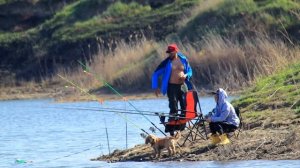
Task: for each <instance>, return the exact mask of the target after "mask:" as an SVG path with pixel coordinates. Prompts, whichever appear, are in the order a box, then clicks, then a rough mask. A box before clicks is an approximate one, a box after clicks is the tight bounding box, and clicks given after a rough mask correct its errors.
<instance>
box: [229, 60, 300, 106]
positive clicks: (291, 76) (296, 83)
mask: <svg viewBox="0 0 300 168" xmlns="http://www.w3.org/2000/svg"><path fill="white" fill-rule="evenodd" d="M243 95H244V96H242V97H241V98H240V99H238V100H236V101H234V102H233V104H234V105H235V106H240V107H242V108H246V109H247V110H257V111H260V110H261V109H262V108H263V107H266V108H273V107H274V106H276V107H277V108H291V106H292V105H294V106H293V107H292V108H293V109H296V111H299V110H298V109H299V107H300V104H299V103H297V101H299V99H300V63H298V64H295V65H292V66H289V67H288V68H286V69H283V70H281V71H280V72H278V73H275V74H274V75H272V76H269V77H266V78H261V79H258V80H257V82H256V84H255V86H254V87H252V88H250V89H249V90H248V91H246V92H245V93H244V94H243ZM263 109H264V108H263Z"/></svg>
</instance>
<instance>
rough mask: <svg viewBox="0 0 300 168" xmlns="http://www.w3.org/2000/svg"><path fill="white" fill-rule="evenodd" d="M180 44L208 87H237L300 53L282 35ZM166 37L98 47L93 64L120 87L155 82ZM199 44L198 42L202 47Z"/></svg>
mask: <svg viewBox="0 0 300 168" xmlns="http://www.w3.org/2000/svg"><path fill="white" fill-rule="evenodd" d="M178 44H179V48H180V49H181V50H182V52H183V53H184V54H186V55H187V56H188V58H189V61H190V64H191V66H192V68H193V82H194V83H195V84H196V85H201V86H203V87H207V88H213V87H219V86H221V87H224V88H229V89H239V88H241V87H243V86H247V85H249V84H250V83H251V82H252V81H255V79H257V78H258V77H262V76H265V75H270V74H272V73H273V72H276V71H277V70H280V69H282V68H284V67H286V66H288V65H290V64H291V63H294V62H295V61H297V60H298V59H299V57H300V50H299V48H298V47H292V46H290V45H289V44H286V43H285V42H283V41H282V40H277V39H276V40H274V39H269V38H267V37H264V38H259V37H256V38H251V39H250V38H246V40H245V41H244V42H243V43H240V42H239V41H236V40H231V39H228V38H227V39H226V38H224V37H221V36H218V35H210V36H208V37H206V38H205V40H204V41H203V43H202V45H201V50H197V49H195V48H194V47H192V45H190V44H180V43H178ZM166 46H167V43H165V42H161V43H156V42H153V41H148V40H145V39H144V40H142V41H140V42H139V43H135V44H134V45H130V44H125V43H119V45H118V47H117V48H116V50H114V51H113V52H109V53H107V54H104V53H99V54H98V55H97V56H96V57H95V58H94V60H93V61H92V63H91V65H90V67H91V69H93V71H94V72H95V73H97V74H98V75H99V76H100V77H101V78H103V79H104V80H106V81H108V82H109V83H111V84H113V85H114V86H115V87H118V88H130V87H131V88H132V86H135V89H132V90H135V91H137V90H138V89H147V88H149V89H150V88H151V85H150V83H151V75H152V72H153V71H154V70H155V68H156V66H157V65H158V64H159V62H160V61H162V60H163V59H165V57H166V54H165V47H166ZM199 48H200V47H199ZM60 74H62V75H64V76H67V77H68V79H70V80H72V81H75V82H76V83H77V84H78V85H80V86H84V88H88V89H91V88H99V87H101V86H102V85H103V84H102V83H101V82H99V81H97V80H96V79H95V78H91V77H89V76H88V75H86V74H85V73H83V72H82V69H79V70H78V71H76V72H72V73H69V72H65V71H61V72H60Z"/></svg>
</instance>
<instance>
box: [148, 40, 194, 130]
mask: <svg viewBox="0 0 300 168" xmlns="http://www.w3.org/2000/svg"><path fill="white" fill-rule="evenodd" d="M166 53H168V55H169V56H168V58H166V59H165V60H164V61H162V62H161V63H160V64H159V66H158V67H157V68H156V70H155V71H154V73H153V75H152V89H155V94H156V96H158V95H159V94H160V93H161V92H162V94H163V95H165V94H167V96H168V99H169V108H170V115H174V114H177V111H178V102H179V103H180V107H181V110H185V107H186V105H185V101H184V91H183V90H184V89H183V88H186V87H187V88H188V90H190V89H192V85H191V83H190V82H189V80H190V78H191V77H192V68H191V67H190V64H189V62H188V59H187V58H186V56H185V55H183V54H182V53H181V52H179V49H178V47H177V45H176V44H171V45H169V46H168V48H167V51H166ZM161 75H162V84H161V88H159V87H158V78H159V77H160V76H161ZM185 84H186V85H185ZM172 119H174V118H172V117H170V118H169V121H170V120H172ZM166 132H170V135H172V136H173V135H174V129H173V130H172V129H171V128H170V130H167V128H166Z"/></svg>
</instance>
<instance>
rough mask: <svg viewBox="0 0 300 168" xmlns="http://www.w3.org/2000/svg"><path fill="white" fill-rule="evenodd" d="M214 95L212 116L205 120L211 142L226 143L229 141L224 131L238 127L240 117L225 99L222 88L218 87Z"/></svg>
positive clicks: (225, 94)
mask: <svg viewBox="0 0 300 168" xmlns="http://www.w3.org/2000/svg"><path fill="white" fill-rule="evenodd" d="M213 94H214V95H215V101H216V103H217V105H216V108H215V109H214V113H213V114H212V116H210V117H207V119H206V121H207V122H209V127H210V131H211V133H212V135H211V137H210V138H211V141H212V144H214V145H215V144H218V143H220V144H222V145H225V144H228V143H230V141H229V139H228V137H227V135H226V133H228V132H232V131H234V130H235V129H237V128H238V127H239V124H240V119H239V117H238V116H237V114H236V112H235V110H234V107H233V106H232V105H231V104H230V103H229V102H228V101H226V100H225V99H226V98H227V93H226V92H225V90H223V89H222V88H219V89H218V90H217V91H216V92H213Z"/></svg>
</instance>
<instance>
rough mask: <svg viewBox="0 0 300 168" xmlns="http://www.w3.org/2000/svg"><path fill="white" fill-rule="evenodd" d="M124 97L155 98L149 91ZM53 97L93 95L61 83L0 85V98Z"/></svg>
mask: <svg viewBox="0 0 300 168" xmlns="http://www.w3.org/2000/svg"><path fill="white" fill-rule="evenodd" d="M90 94H92V95H96V97H97V98H98V99H99V100H103V101H106V100H122V99H123V98H122V97H120V96H118V95H116V94H114V93H97V94H94V93H90ZM123 96H124V98H125V99H130V100H133V99H149V98H155V95H154V94H153V93H151V92H145V93H142V92H141V93H126V94H123ZM43 98H53V99H55V100H56V101H58V102H75V101H91V100H94V99H95V97H94V96H93V97H91V96H90V95H88V94H86V93H83V92H80V90H79V89H76V88H66V87H65V86H61V85H53V86H43V85H40V84H32V85H27V86H18V87H0V100H23V99H43Z"/></svg>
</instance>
